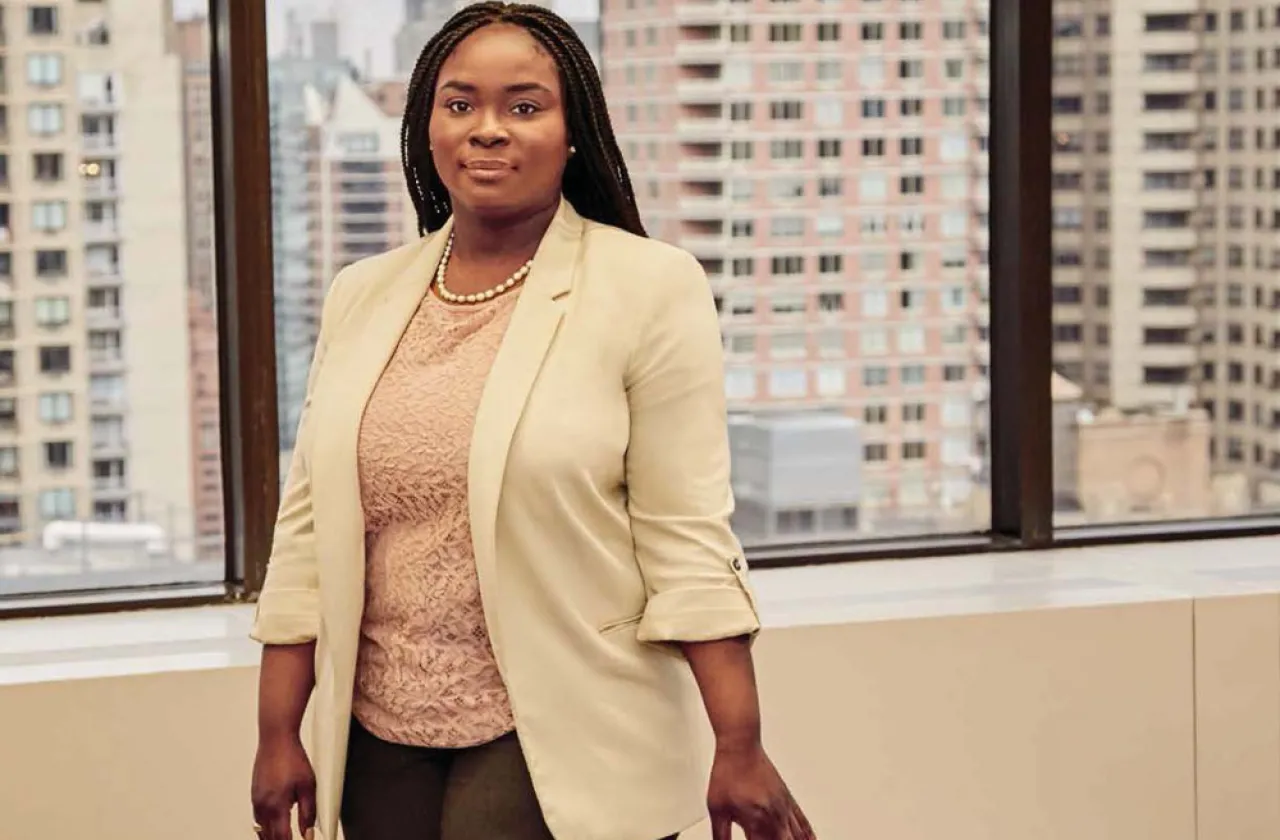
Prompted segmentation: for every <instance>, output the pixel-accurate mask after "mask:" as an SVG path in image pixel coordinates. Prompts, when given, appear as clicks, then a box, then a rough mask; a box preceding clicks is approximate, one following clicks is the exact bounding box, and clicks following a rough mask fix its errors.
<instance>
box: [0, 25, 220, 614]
mask: <svg viewBox="0 0 1280 840" xmlns="http://www.w3.org/2000/svg"><path fill="white" fill-rule="evenodd" d="M146 5H147V4H145V3H144V4H141V6H146ZM141 6H140V5H139V3H138V2H112V3H109V4H108V3H48V4H43V5H41V4H38V3H37V4H30V5H27V4H23V5H14V4H10V5H9V6H7V7H5V8H3V9H0V12H2V13H4V16H5V17H4V19H3V21H2V22H3V32H4V38H5V45H6V49H7V51H8V55H9V56H11V58H10V60H9V62H8V63H7V64H3V65H0V92H2V93H3V94H4V99H3V100H0V545H2V547H0V597H4V596H10V595H15V594H21V593H50V592H57V591H64V590H86V589H111V588H115V587H125V586H142V585H148V586H149V585H158V584H168V583H188V582H213V581H220V580H221V579H222V577H223V569H224V560H223V521H222V494H221V463H220V454H219V449H220V444H219V431H218V420H219V417H218V363H217V346H218V345H217V331H216V325H215V321H214V288H213V285H214V284H213V195H212V186H211V173H212V170H211V163H210V161H211V157H212V150H211V147H210V143H211V139H210V131H209V119H210V113H209V67H208V41H207V26H206V24H205V22H204V19H203V17H194V18H193V16H192V12H199V11H200V10H199V8H196V9H194V10H193V9H187V10H184V11H181V12H180V14H179V19H176V20H175V19H165V18H164V17H163V16H160V15H157V14H147V13H145V12H146V11H147V10H146V9H144V8H142V7H141ZM152 11H154V9H153V10H152ZM14 56H25V57H26V58H25V61H24V63H22V64H19V63H17V61H15V59H13V58H12V57H14ZM0 61H3V59H0Z"/></svg>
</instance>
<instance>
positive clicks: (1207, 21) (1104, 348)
mask: <svg viewBox="0 0 1280 840" xmlns="http://www.w3.org/2000/svg"><path fill="white" fill-rule="evenodd" d="M1054 10H1055V16H1056V21H1055V39H1054V43H1055V48H1054V51H1055V54H1054V72H1055V75H1054V97H1053V109H1054V130H1055V144H1056V148H1055V159H1054V188H1055V190H1054V227H1055V230H1054V260H1055V266H1056V267H1055V274H1054V302H1055V308H1054V339H1055V347H1054V352H1055V363H1056V367H1057V369H1058V370H1059V372H1061V373H1062V374H1064V375H1065V376H1066V377H1068V378H1069V379H1071V380H1073V381H1075V382H1077V383H1079V385H1080V386H1081V388H1082V389H1083V391H1084V393H1085V395H1086V396H1087V398H1088V399H1090V400H1091V401H1093V402H1095V403H1097V404H1100V405H1104V406H1114V407H1115V408H1117V409H1120V410H1122V411H1135V410H1145V409H1150V408H1153V407H1155V408H1161V409H1164V410H1173V411H1186V410H1187V409H1188V407H1189V406H1191V405H1194V404H1197V403H1198V404H1200V405H1202V406H1203V408H1204V409H1206V410H1207V414H1208V415H1209V417H1210V418H1211V434H1210V436H1209V437H1210V440H1209V444H1208V445H1209V447H1210V452H1211V454H1212V462H1213V464H1214V471H1215V473H1216V475H1217V477H1218V478H1219V479H1223V478H1229V477H1230V476H1232V475H1236V476H1247V479H1248V484H1249V485H1250V486H1251V490H1250V492H1251V493H1252V495H1253V496H1254V497H1255V499H1259V500H1261V499H1262V498H1263V497H1267V496H1274V495H1275V489H1276V487H1277V485H1278V481H1277V479H1278V478H1280V396H1277V395H1278V394H1280V369H1278V368H1277V366H1276V364H1275V356H1276V351H1277V349H1280V328H1278V322H1277V320H1276V312H1278V311H1280V282H1278V280H1277V278H1278V277H1280V275H1278V274H1277V269H1280V240H1278V239H1277V231H1278V230H1280V210H1278V209H1277V207H1280V205H1277V203H1276V196H1277V194H1278V191H1280V164H1278V163H1277V161H1278V160H1280V159H1278V158H1277V150H1280V87H1277V85H1280V53H1278V52H1277V51H1276V49H1275V43H1276V37H1277V34H1278V33H1280V9H1278V8H1277V7H1276V5H1275V3H1274V2H1261V0H1246V1H1245V2H1241V0H1232V2H1227V0H1208V2H1199V0H1124V2H1120V1H1119V0H1112V1H1111V2H1099V1H1097V0H1095V1H1094V2H1087V3H1086V2H1081V0H1056V2H1055V4H1054Z"/></svg>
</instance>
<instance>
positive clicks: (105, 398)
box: [89, 394, 129, 414]
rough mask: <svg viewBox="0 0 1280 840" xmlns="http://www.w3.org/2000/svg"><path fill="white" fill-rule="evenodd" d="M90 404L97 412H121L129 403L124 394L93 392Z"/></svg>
mask: <svg viewBox="0 0 1280 840" xmlns="http://www.w3.org/2000/svg"><path fill="white" fill-rule="evenodd" d="M89 405H90V406H91V407H92V409H93V412H94V413H95V414H120V413H121V412H123V411H124V410H125V409H126V408H127V407H128V405H129V401H128V400H127V399H125V396H124V394H92V395H91V396H90V397H89Z"/></svg>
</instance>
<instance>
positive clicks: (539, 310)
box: [468, 199, 583, 634]
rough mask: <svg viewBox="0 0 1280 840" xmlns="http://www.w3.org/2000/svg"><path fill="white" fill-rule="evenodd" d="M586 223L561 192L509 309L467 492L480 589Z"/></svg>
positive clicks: (492, 622) (486, 583)
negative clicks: (524, 420) (509, 472)
mask: <svg viewBox="0 0 1280 840" xmlns="http://www.w3.org/2000/svg"><path fill="white" fill-rule="evenodd" d="M582 229H583V221H582V218H581V217H580V216H579V215H578V214H577V212H575V211H574V209H573V207H572V205H570V204H569V202H568V201H565V200H564V199H561V202H560V209H559V211H558V212H557V213H556V216H555V219H554V220H553V221H552V223H551V226H550V227H549V228H547V233H546V235H545V236H544V237H543V239H542V243H541V245H539V247H538V251H537V253H536V254H535V255H534V259H533V267H532V269H531V270H530V272H529V276H528V278H527V279H526V280H525V285H524V289H523V290H522V291H521V293H520V299H519V300H518V301H517V302H516V306H515V310H514V311H513V312H512V314H511V322H510V323H509V324H508V326H507V332H506V335H505V336H504V337H503V340H502V345H501V347H499V349H498V353H497V356H496V357H495V358H494V361H493V366H492V367H491V368H490V371H489V377H488V380H487V381H486V382H485V387H484V393H483V396H482V397H481V399H480V407H479V409H478V411H477V413H476V420H475V428H474V432H473V436H472V440H471V456H470V463H469V467H468V484H469V487H468V497H469V509H470V516H471V541H472V549H473V551H474V553H475V559H476V572H477V575H478V577H479V579H480V591H481V592H482V593H483V592H486V591H492V587H493V585H494V580H495V576H496V574H497V571H496V569H497V550H496V534H497V515H498V500H499V497H500V495H501V492H502V480H503V474H504V472H505V469H506V464H507V453H508V451H509V450H510V448H511V439H512V437H513V436H514V435H515V431H516V427H517V425H518V424H519V422H520V416H521V414H522V413H523V411H524V407H525V403H526V402H527V400H528V398H529V392H530V391H531V390H532V389H533V384H534V381H535V380H536V379H537V376H538V371H539V370H540V369H541V368H542V363H543V360H544V359H545V358H546V355H547V352H548V351H549V350H550V349H551V342H552V339H554V338H555V334H556V330H557V328H558V327H559V326H560V320H561V318H563V317H564V306H565V302H564V298H565V296H566V295H567V294H568V293H569V290H570V288H571V287H572V285H573V274H574V271H575V270H576V268H577V263H578V250H579V246H580V245H581V241H582ZM483 601H484V604H485V605H486V608H485V619H486V621H487V623H488V625H489V628H490V632H491V634H493V633H496V632H497V622H498V620H499V616H497V615H495V614H494V613H492V612H490V611H489V608H488V604H490V603H492V602H493V599H492V598H484V599H483Z"/></svg>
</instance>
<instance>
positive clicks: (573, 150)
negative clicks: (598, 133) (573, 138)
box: [569, 146, 578, 155]
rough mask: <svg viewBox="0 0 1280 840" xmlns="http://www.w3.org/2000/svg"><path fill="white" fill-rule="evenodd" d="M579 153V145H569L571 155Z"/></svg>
mask: <svg viewBox="0 0 1280 840" xmlns="http://www.w3.org/2000/svg"><path fill="white" fill-rule="evenodd" d="M577 153H578V147H577V146H570V147H569V154H571V155H576V154H577Z"/></svg>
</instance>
